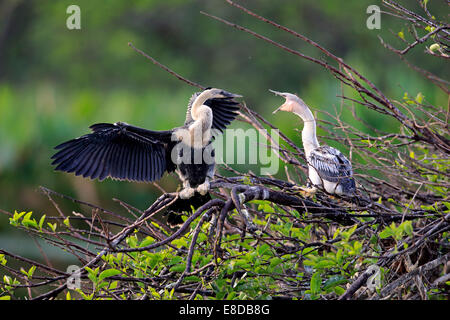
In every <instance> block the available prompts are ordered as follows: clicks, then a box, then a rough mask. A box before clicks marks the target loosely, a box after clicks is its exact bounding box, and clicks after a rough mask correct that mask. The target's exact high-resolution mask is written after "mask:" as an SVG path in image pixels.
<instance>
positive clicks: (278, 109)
mask: <svg viewBox="0 0 450 320" xmlns="http://www.w3.org/2000/svg"><path fill="white" fill-rule="evenodd" d="M280 110H281V106H280V107H278V108H277V109H276V110H275V111H274V112H272V114H275V113H277V112H278V111H280Z"/></svg>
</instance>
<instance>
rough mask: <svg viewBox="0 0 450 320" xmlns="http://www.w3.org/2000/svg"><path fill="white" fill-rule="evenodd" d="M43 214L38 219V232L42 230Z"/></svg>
mask: <svg viewBox="0 0 450 320" xmlns="http://www.w3.org/2000/svg"><path fill="white" fill-rule="evenodd" d="M44 220H45V214H44V215H43V216H42V217H41V218H40V219H39V230H42V225H43V224H44Z"/></svg>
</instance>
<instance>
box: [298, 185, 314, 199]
mask: <svg viewBox="0 0 450 320" xmlns="http://www.w3.org/2000/svg"><path fill="white" fill-rule="evenodd" d="M292 189H293V190H294V191H297V192H298V193H300V194H301V195H302V196H303V197H305V198H312V197H313V196H314V195H315V194H316V192H317V188H316V187H312V188H308V187H300V186H294V187H293V188H292Z"/></svg>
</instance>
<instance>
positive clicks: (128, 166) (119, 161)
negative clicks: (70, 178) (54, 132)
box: [52, 122, 174, 181]
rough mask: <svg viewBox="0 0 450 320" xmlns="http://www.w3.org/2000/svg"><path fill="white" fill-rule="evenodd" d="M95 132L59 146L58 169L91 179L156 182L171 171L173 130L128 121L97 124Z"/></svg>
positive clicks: (93, 128) (56, 156) (92, 127)
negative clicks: (160, 129)
mask: <svg viewBox="0 0 450 320" xmlns="http://www.w3.org/2000/svg"><path fill="white" fill-rule="evenodd" d="M90 128H91V129H92V131H93V132H92V133H90V134H86V135H84V136H82V137H80V138H77V139H73V140H69V141H67V142H64V143H62V144H60V145H58V146H57V147H56V148H55V149H57V150H59V151H58V152H57V153H56V154H55V155H53V157H52V159H54V161H53V163H52V164H53V165H56V170H60V171H65V172H73V173H75V175H82V176H83V177H89V178H92V179H97V178H98V179H99V180H104V179H105V178H107V177H112V178H115V179H119V180H131V181H154V180H157V179H160V178H161V177H162V175H163V174H164V172H165V171H168V170H169V171H172V170H173V169H174V166H173V164H172V162H171V159H170V157H167V156H168V155H169V156H170V151H171V150H168V149H169V148H171V146H172V145H173V143H172V142H171V135H172V131H150V130H146V129H142V128H138V127H134V126H131V125H128V124H125V123H120V122H118V123H115V124H109V123H97V124H94V125H92V126H91V127H90Z"/></svg>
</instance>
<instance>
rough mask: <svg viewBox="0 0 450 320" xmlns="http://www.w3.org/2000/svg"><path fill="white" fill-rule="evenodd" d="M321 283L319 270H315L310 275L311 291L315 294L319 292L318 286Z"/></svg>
mask: <svg viewBox="0 0 450 320" xmlns="http://www.w3.org/2000/svg"><path fill="white" fill-rule="evenodd" d="M321 284H322V277H321V276H320V273H319V272H316V273H314V274H313V275H312V277H311V283H310V286H311V293H313V294H317V293H319V292H320V286H321Z"/></svg>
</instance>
